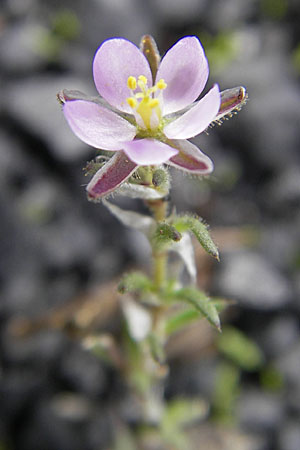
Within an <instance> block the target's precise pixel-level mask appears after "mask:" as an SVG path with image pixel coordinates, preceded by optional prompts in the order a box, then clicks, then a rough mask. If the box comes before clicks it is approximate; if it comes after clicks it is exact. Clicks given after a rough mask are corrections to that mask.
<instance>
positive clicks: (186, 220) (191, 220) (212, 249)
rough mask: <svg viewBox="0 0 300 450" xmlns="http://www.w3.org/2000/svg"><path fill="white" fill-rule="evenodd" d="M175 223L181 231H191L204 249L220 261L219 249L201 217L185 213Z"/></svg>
mask: <svg viewBox="0 0 300 450" xmlns="http://www.w3.org/2000/svg"><path fill="white" fill-rule="evenodd" d="M173 225H174V226H175V228H176V229H177V230H178V231H179V232H180V233H182V232H184V231H190V232H191V233H193V234H194V236H195V237H196V239H197V240H198V241H199V243H200V244H201V245H202V247H203V248H204V250H205V251H206V252H207V253H209V254H210V255H211V256H213V257H214V258H216V259H217V260H218V261H219V251H218V248H217V246H216V244H215V243H214V241H213V240H212V238H211V236H210V233H209V231H208V226H207V225H206V224H205V223H204V222H202V221H201V219H200V218H199V217H193V216H189V215H184V216H180V217H176V219H175V220H174V221H173Z"/></svg>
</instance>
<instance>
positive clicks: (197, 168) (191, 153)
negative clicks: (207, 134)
mask: <svg viewBox="0 0 300 450" xmlns="http://www.w3.org/2000/svg"><path fill="white" fill-rule="evenodd" d="M172 144H174V146H175V148H177V149H178V150H179V153H178V154H177V155H175V156H173V157H172V158H170V160H169V161H168V162H167V164H169V165H170V166H174V167H176V169H180V170H184V171H186V172H190V173H193V174H195V175H207V174H209V173H211V172H212V171H213V170H214V165H213V162H212V161H211V159H210V158H209V157H208V156H206V155H205V154H204V153H202V152H201V150H199V148H198V147H196V145H194V144H192V143H191V142H189V141H186V140H179V141H176V140H174V141H172Z"/></svg>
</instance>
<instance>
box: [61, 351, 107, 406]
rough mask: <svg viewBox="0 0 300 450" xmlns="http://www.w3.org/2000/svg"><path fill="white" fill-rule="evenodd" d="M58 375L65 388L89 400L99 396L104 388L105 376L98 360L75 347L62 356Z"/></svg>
mask: <svg viewBox="0 0 300 450" xmlns="http://www.w3.org/2000/svg"><path fill="white" fill-rule="evenodd" d="M58 375H59V376H60V377H61V379H62V381H63V383H64V385H65V386H66V387H68V388H69V389H72V390H76V391H78V392H82V393H85V394H86V395H88V396H90V397H91V398H97V397H99V396H101V395H102V394H103V393H104V391H105V388H106V374H105V371H104V368H103V366H102V363H101V361H100V360H99V358H97V357H96V356H94V355H92V354H91V353H88V352H87V351H85V350H83V349H81V348H80V347H78V346H76V345H73V346H72V347H71V348H70V350H69V351H68V352H66V353H65V354H64V355H63V356H62V359H61V362H60V367H59V370H58Z"/></svg>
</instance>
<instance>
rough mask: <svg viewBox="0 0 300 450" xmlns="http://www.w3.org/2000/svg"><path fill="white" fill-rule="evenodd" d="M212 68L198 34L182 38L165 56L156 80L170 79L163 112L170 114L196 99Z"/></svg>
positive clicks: (164, 93)
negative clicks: (197, 36) (209, 67)
mask: <svg viewBox="0 0 300 450" xmlns="http://www.w3.org/2000/svg"><path fill="white" fill-rule="evenodd" d="M208 74H209V69H208V62H207V59H206V57H205V54H204V50H203V48H202V45H201V43H200V41H199V39H198V38H196V37H195V36H188V37H185V38H183V39H180V40H179V41H178V42H177V43H176V44H175V45H174V46H173V47H171V48H170V50H169V51H168V52H167V53H166V55H165V56H164V58H163V60H162V62H161V64H160V67H159V69H158V72H157V76H156V80H160V79H161V78H163V79H164V80H165V82H166V83H167V87H166V89H165V90H164V91H163V99H164V106H163V114H164V115H166V114H170V113H172V112H175V111H179V110H180V109H183V108H185V107H186V106H187V105H189V104H190V103H192V102H193V101H194V100H196V99H197V98H198V97H199V95H200V94H201V92H202V91H203V89H204V86H205V85H206V81H207V78H208Z"/></svg>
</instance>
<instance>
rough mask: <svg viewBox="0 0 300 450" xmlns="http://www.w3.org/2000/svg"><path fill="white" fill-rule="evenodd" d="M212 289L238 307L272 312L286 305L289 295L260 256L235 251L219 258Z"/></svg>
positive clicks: (280, 277) (283, 280)
mask: <svg viewBox="0 0 300 450" xmlns="http://www.w3.org/2000/svg"><path fill="white" fill-rule="evenodd" d="M216 285H217V287H218V292H219V293H222V294H221V295H224V296H227V297H229V298H232V299H236V300H238V302H239V304H240V305H241V306H245V307H248V308H256V309H261V310H274V309H278V308H282V307H283V306H286V305H287V304H289V301H290V300H291V296H292V292H291V287H290V285H289V283H288V281H287V280H286V278H284V276H283V275H282V274H281V273H280V272H279V271H278V270H277V269H276V267H274V266H273V265H272V263H271V262H270V261H268V260H267V259H265V258H264V257H263V256H262V255H260V254H258V253H254V252H250V251H249V252H247V251H238V252H231V253H227V254H226V255H224V254H223V255H222V260H221V265H220V270H219V272H218V274H217V276H216Z"/></svg>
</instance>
